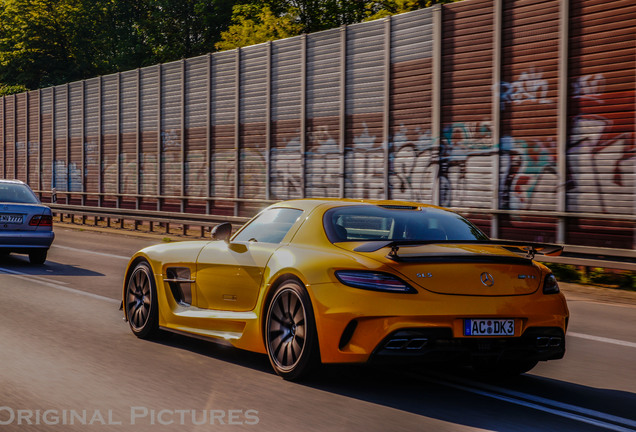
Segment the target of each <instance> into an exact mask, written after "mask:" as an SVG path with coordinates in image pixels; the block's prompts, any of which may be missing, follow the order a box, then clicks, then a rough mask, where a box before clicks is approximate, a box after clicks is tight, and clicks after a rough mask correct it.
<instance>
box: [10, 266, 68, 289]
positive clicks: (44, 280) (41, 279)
mask: <svg viewBox="0 0 636 432" xmlns="http://www.w3.org/2000/svg"><path fill="white" fill-rule="evenodd" d="M0 270H2V271H4V272H6V273H11V274H18V275H25V276H29V278H31V279H36V280H39V281H42V282H51V281H50V280H48V279H44V278H41V277H39V276H34V275H31V274H29V273H21V272H17V271H15V270H9V269H5V268H0ZM54 283H58V284H62V285H68V282H62V281H57V282H54Z"/></svg>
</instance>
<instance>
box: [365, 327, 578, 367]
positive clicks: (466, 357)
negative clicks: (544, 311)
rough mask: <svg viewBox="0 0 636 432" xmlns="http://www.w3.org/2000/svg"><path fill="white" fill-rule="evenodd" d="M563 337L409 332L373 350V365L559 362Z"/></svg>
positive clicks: (549, 331)
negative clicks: (397, 363)
mask: <svg viewBox="0 0 636 432" xmlns="http://www.w3.org/2000/svg"><path fill="white" fill-rule="evenodd" d="M564 354H565V334H564V333H563V330H561V329H560V328H558V327H532V328H528V329H527V330H526V331H525V332H524V333H523V335H521V336H520V337H515V338H476V339H468V338H455V337H453V335H452V332H451V331H449V330H448V329H413V330H401V331H398V332H394V333H393V334H391V335H389V336H388V337H387V338H385V339H384V340H383V341H382V342H381V343H380V344H379V345H378V346H377V347H376V349H375V350H374V352H373V354H372V356H371V358H370V361H373V362H377V363H387V362H389V363H392V362H396V361H407V362H457V363H465V364H470V363H474V362H475V361H480V360H487V361H496V362H505V361H514V360H530V361H535V360H536V361H545V360H556V359H560V358H563V356H564Z"/></svg>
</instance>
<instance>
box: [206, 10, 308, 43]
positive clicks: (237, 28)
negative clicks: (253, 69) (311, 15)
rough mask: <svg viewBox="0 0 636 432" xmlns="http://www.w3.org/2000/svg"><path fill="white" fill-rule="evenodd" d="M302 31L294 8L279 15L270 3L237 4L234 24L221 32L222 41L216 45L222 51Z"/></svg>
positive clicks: (293, 34) (234, 12) (289, 35)
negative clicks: (270, 6)
mask: <svg viewBox="0 0 636 432" xmlns="http://www.w3.org/2000/svg"><path fill="white" fill-rule="evenodd" d="M300 32H301V26H300V24H299V23H298V22H297V14H296V11H295V10H293V9H292V10H289V11H287V12H285V13H283V14H282V15H280V16H279V15H276V14H274V12H272V10H271V9H270V8H269V6H268V5H264V6H262V7H258V6H255V5H253V4H246V5H236V6H234V11H233V24H232V25H231V26H230V28H229V29H228V30H227V31H225V32H223V33H221V41H219V42H217V43H216V44H215V47H216V49H218V50H221V51H222V50H227V49H233V48H238V47H244V46H248V45H255V44H259V43H263V42H267V41H271V40H275V39H282V38H286V37H291V36H295V35H297V34H299V33H300Z"/></svg>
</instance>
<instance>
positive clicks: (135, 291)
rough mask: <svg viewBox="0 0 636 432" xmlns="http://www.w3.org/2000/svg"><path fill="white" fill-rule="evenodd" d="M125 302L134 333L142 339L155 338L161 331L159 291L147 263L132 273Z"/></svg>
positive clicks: (127, 284)
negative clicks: (158, 302) (159, 330)
mask: <svg viewBox="0 0 636 432" xmlns="http://www.w3.org/2000/svg"><path fill="white" fill-rule="evenodd" d="M124 302H125V307H126V317H127V318H128V324H129V325H130V329H131V330H132V332H133V333H134V334H135V335H136V336H137V337H140V338H142V339H148V338H151V337H153V336H155V335H156V334H157V332H158V329H159V310H158V305H157V289H156V287H155V282H154V278H153V277H152V271H151V269H150V265H149V264H148V263H147V262H145V261H142V262H140V263H139V264H137V266H136V267H135V268H134V270H133V271H132V272H131V273H130V276H129V277H128V281H127V283H126V296H125V300H124Z"/></svg>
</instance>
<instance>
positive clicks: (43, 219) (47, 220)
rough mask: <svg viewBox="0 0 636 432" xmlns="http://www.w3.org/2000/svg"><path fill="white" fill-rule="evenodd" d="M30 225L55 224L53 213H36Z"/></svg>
mask: <svg viewBox="0 0 636 432" xmlns="http://www.w3.org/2000/svg"><path fill="white" fill-rule="evenodd" d="M29 225H30V226H53V218H52V217H51V215H35V216H33V217H32V218H31V220H30V221H29Z"/></svg>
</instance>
